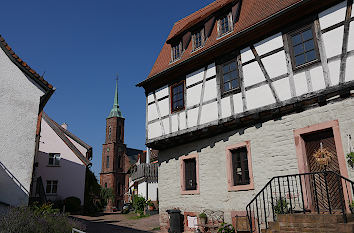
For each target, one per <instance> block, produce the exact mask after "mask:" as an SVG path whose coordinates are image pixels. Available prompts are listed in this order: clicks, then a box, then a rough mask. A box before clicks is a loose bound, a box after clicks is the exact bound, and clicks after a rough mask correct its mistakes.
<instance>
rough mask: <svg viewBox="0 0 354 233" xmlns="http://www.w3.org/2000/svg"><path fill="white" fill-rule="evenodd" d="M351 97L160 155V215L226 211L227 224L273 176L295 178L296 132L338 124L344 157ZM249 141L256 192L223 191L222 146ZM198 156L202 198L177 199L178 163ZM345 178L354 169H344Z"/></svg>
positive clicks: (353, 128) (352, 126) (351, 129)
mask: <svg viewBox="0 0 354 233" xmlns="http://www.w3.org/2000/svg"><path fill="white" fill-rule="evenodd" d="M353 111H354V98H351V99H345V100H343V101H341V102H338V103H330V104H327V105H325V106H322V107H316V108H313V109H309V110H306V111H303V112H301V113H294V114H291V115H288V116H284V117H282V118H281V119H280V120H277V121H273V120H271V121H267V122H264V123H262V125H261V127H254V126H253V127H249V128H246V129H244V130H238V129H235V130H234V131H230V132H226V133H224V134H221V135H217V136H214V137H209V138H208V139H204V140H199V141H194V142H191V143H187V144H183V145H181V146H177V147H171V148H169V149H168V150H161V151H160V152H159V163H160V167H159V199H160V200H159V201H160V213H164V212H165V211H166V210H167V209H172V208H179V209H181V211H182V212H184V211H196V212H199V211H202V210H204V209H212V210H221V211H224V213H225V214H224V215H225V221H226V222H231V216H230V213H231V211H245V208H246V205H247V204H248V203H249V201H250V200H251V199H252V198H253V197H254V195H255V194H256V193H257V192H259V191H260V189H261V188H263V187H264V185H265V184H266V183H267V182H268V181H269V180H270V179H271V178H272V177H274V176H277V175H285V174H293V173H298V162H297V157H296V150H295V142H294V133H293V130H294V129H299V128H303V127H306V126H309V125H314V124H318V123H321V122H326V121H330V120H338V121H339V127H340V133H341V137H342V142H343V145H342V146H343V148H344V152H345V153H347V152H348V146H347V143H346V134H351V135H354V118H353V117H352V114H353ZM248 140H249V141H250V146H251V157H252V167H253V176H254V185H255V190H252V191H239V192H237V191H236V192H228V191H227V175H226V155H225V147H226V146H229V145H234V144H237V143H240V142H244V141H248ZM192 153H197V154H198V156H199V184H200V194H198V195H181V194H180V164H179V160H178V158H179V157H180V156H183V155H188V154H192ZM348 171H349V178H350V179H352V180H353V179H354V170H353V169H351V168H348Z"/></svg>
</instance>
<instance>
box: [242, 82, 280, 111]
mask: <svg viewBox="0 0 354 233" xmlns="http://www.w3.org/2000/svg"><path fill="white" fill-rule="evenodd" d="M246 101H247V109H248V110H250V109H255V108H259V107H263V106H266V105H269V104H273V103H275V99H274V96H273V94H272V92H271V90H270V87H269V86H268V85H263V86H260V87H257V88H254V89H251V90H249V91H246Z"/></svg>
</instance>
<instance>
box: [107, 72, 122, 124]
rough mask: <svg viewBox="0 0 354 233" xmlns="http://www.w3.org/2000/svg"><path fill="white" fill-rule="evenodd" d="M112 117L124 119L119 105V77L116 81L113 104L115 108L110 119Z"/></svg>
mask: <svg viewBox="0 0 354 233" xmlns="http://www.w3.org/2000/svg"><path fill="white" fill-rule="evenodd" d="M110 117H121V118H123V115H122V113H121V111H120V109H119V104H118V76H117V79H116V91H115V93H114V102H113V108H112V110H111V112H110V113H109V116H108V118H110Z"/></svg>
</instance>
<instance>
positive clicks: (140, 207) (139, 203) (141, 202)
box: [133, 195, 147, 214]
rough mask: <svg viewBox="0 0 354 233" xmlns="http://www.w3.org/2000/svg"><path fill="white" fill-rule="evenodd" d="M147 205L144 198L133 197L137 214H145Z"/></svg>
mask: <svg viewBox="0 0 354 233" xmlns="http://www.w3.org/2000/svg"><path fill="white" fill-rule="evenodd" d="M146 205H147V202H146V200H145V198H144V197H141V196H138V195H133V207H134V209H135V212H136V213H139V214H141V213H143V212H144V209H145V207H146Z"/></svg>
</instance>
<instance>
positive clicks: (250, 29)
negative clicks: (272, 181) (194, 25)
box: [135, 0, 312, 87]
mask: <svg viewBox="0 0 354 233" xmlns="http://www.w3.org/2000/svg"><path fill="white" fill-rule="evenodd" d="M310 1H312V0H302V1H301V2H298V3H295V4H293V5H291V6H288V7H286V8H284V9H283V10H280V11H278V12H277V13H275V14H273V15H271V16H270V17H268V18H266V19H263V20H262V21H260V22H258V23H256V24H255V25H253V26H251V27H249V28H246V29H244V30H242V31H240V32H238V33H236V34H234V35H232V36H230V37H228V38H226V39H225V40H223V41H222V42H220V43H218V44H215V45H213V46H211V47H210V48H208V49H206V50H204V51H202V52H201V53H198V54H196V55H194V56H192V57H190V58H188V59H187V60H184V61H182V62H180V63H178V64H176V65H174V66H171V67H169V68H167V69H165V70H164V71H162V72H160V73H158V74H156V75H154V76H152V77H150V78H148V79H145V80H144V81H142V82H140V83H138V84H136V85H135V86H136V87H143V86H144V85H147V84H148V83H149V82H152V81H154V80H155V79H157V78H158V77H160V76H162V75H164V74H166V73H168V72H169V71H171V70H173V69H175V68H177V67H179V66H182V65H184V64H185V63H188V62H190V61H191V60H193V59H196V58H198V57H200V56H202V55H204V54H206V53H209V52H210V51H212V50H213V49H216V48H218V47H220V46H223V45H224V44H225V43H227V42H229V41H230V40H233V39H236V38H238V37H240V36H242V35H243V34H245V33H247V32H249V31H252V30H254V29H256V28H258V27H260V26H262V25H264V24H265V23H267V22H269V21H271V20H273V19H274V18H277V17H278V16H280V15H283V14H285V13H287V12H288V11H291V10H293V9H296V8H297V7H300V6H301V5H303V4H305V3H307V2H310Z"/></svg>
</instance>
